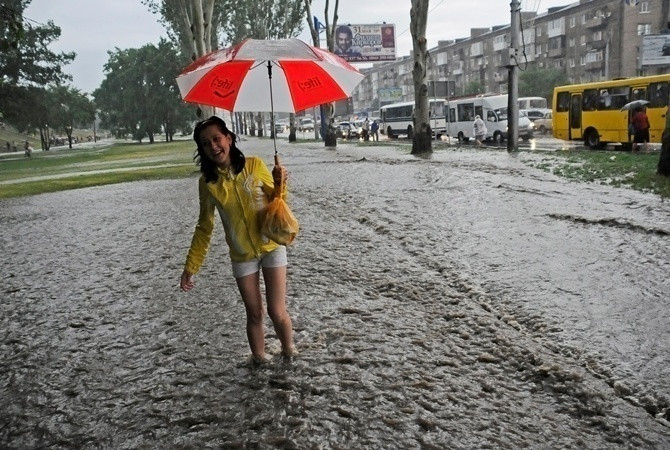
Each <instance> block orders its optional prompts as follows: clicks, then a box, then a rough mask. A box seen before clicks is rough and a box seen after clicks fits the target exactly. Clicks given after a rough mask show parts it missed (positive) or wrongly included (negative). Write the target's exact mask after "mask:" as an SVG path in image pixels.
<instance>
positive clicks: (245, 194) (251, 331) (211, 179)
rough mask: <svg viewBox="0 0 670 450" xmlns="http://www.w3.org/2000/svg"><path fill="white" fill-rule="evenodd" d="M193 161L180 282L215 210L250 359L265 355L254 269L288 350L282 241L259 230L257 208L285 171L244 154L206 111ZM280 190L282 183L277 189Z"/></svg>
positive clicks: (188, 280)
mask: <svg viewBox="0 0 670 450" xmlns="http://www.w3.org/2000/svg"><path fill="white" fill-rule="evenodd" d="M193 139H194V140H195V142H196V144H197V155H196V162H197V164H198V165H199V166H200V172H202V175H201V177H200V179H199V181H198V191H199V197H200V214H199V216H198V222H197V225H196V227H195V231H194V233H193V238H192V240H191V247H190V249H189V251H188V255H187V258H186V264H185V266H184V271H183V273H182V275H181V280H180V287H181V289H182V290H184V291H190V290H191V289H192V288H193V286H194V281H193V276H194V275H195V274H196V273H197V272H198V271H199V269H200V267H201V265H202V263H203V261H204V259H205V256H206V254H207V249H208V247H209V242H210V239H211V236H212V230H213V229H214V211H215V210H218V211H219V214H220V216H221V220H222V222H223V228H224V230H225V236H226V243H227V244H228V248H229V254H230V259H231V261H232V269H233V276H234V277H235V281H236V283H237V287H238V289H239V291H240V294H241V296H242V300H243V302H244V306H245V309H246V315H247V325H246V326H247V338H248V339H249V347H250V348H251V355H252V360H253V361H254V362H263V361H264V360H265V330H264V309H263V298H262V296H261V288H260V271H261V270H262V272H263V279H264V282H265V294H266V302H267V311H268V315H269V316H270V319H271V320H272V323H273V325H274V330H275V332H276V333H277V337H278V338H279V341H280V342H281V347H282V354H283V355H284V356H293V355H294V354H295V353H296V351H295V347H294V344H293V326H292V323H291V318H290V316H289V314H288V312H287V309H286V267H287V264H288V262H287V257H286V247H284V246H282V245H279V244H277V243H275V242H273V241H271V240H269V239H268V238H266V237H265V236H263V235H262V234H261V233H260V217H259V212H260V211H261V210H262V209H263V207H264V206H265V205H267V204H268V203H269V202H270V200H271V199H272V197H273V195H274V185H275V184H280V183H281V184H282V185H283V186H285V185H286V183H284V180H285V179H286V176H287V172H286V169H285V168H284V167H282V166H275V167H274V169H273V171H272V174H271V173H270V171H269V170H268V168H267V166H266V165H265V163H264V162H263V160H262V159H261V158H258V157H253V156H251V157H245V156H244V154H243V153H242V152H241V151H240V149H239V148H238V147H237V136H236V135H235V134H234V133H233V132H231V131H230V130H229V129H228V128H227V127H226V123H225V122H224V121H223V120H222V119H220V118H219V117H215V116H212V117H210V118H209V119H206V120H204V121H202V122H199V123H198V124H196V126H195V130H194V131H193ZM279 195H281V197H282V198H284V197H285V196H286V189H285V188H284V189H283V190H282V192H281V193H279Z"/></svg>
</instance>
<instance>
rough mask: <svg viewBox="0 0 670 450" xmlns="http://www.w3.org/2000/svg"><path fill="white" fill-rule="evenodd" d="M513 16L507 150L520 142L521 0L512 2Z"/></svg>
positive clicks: (508, 90) (509, 67)
mask: <svg viewBox="0 0 670 450" xmlns="http://www.w3.org/2000/svg"><path fill="white" fill-rule="evenodd" d="M510 10H511V12H512V17H511V20H510V35H511V36H510V37H511V43H510V49H509V65H508V66H507V69H508V77H507V86H508V87H507V112H508V114H507V151H508V152H512V151H515V150H516V149H517V145H518V144H519V102H518V99H519V65H518V59H517V55H518V54H519V35H520V34H521V30H520V27H519V20H520V19H521V6H520V3H519V0H512V3H510Z"/></svg>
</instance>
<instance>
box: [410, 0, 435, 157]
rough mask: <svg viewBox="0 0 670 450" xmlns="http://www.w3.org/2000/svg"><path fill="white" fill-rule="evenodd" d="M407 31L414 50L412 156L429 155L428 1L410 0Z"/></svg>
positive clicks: (430, 149)
mask: <svg viewBox="0 0 670 450" xmlns="http://www.w3.org/2000/svg"><path fill="white" fill-rule="evenodd" d="M409 17H410V22H409V29H410V32H411V33H412V47H413V49H414V68H413V69H412V78H413V80H414V117H413V122H414V134H413V136H412V154H418V153H430V152H432V151H433V140H432V132H431V129H430V124H429V120H430V110H429V103H428V85H427V84H426V72H427V67H428V65H427V63H428V58H429V55H428V50H427V40H426V25H427V23H428V0H412V7H411V8H410V10H409Z"/></svg>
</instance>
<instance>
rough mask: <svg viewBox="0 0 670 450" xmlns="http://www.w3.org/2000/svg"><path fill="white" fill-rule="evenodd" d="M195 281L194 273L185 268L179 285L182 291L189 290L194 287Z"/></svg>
mask: <svg viewBox="0 0 670 450" xmlns="http://www.w3.org/2000/svg"><path fill="white" fill-rule="evenodd" d="M193 286H195V283H194V282H193V274H192V273H190V272H188V271H187V270H184V271H183V272H182V274H181V280H180V281H179V287H180V288H181V290H182V291H184V292H188V291H190V290H191V289H193Z"/></svg>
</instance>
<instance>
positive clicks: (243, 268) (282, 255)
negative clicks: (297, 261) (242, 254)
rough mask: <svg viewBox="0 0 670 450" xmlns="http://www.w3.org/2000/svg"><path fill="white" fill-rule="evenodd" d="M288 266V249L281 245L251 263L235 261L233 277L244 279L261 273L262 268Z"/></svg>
mask: <svg viewBox="0 0 670 450" xmlns="http://www.w3.org/2000/svg"><path fill="white" fill-rule="evenodd" d="M287 264H288V258H287V257H286V247H284V246H283V245H280V246H279V247H277V248H276V249H275V250H273V251H271V252H269V253H263V254H262V255H261V256H260V257H258V258H255V259H252V260H250V261H241V262H237V261H233V276H234V277H235V278H242V277H246V276H247V275H251V274H252V273H256V272H258V271H260V270H261V267H282V266H286V265H287Z"/></svg>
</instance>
